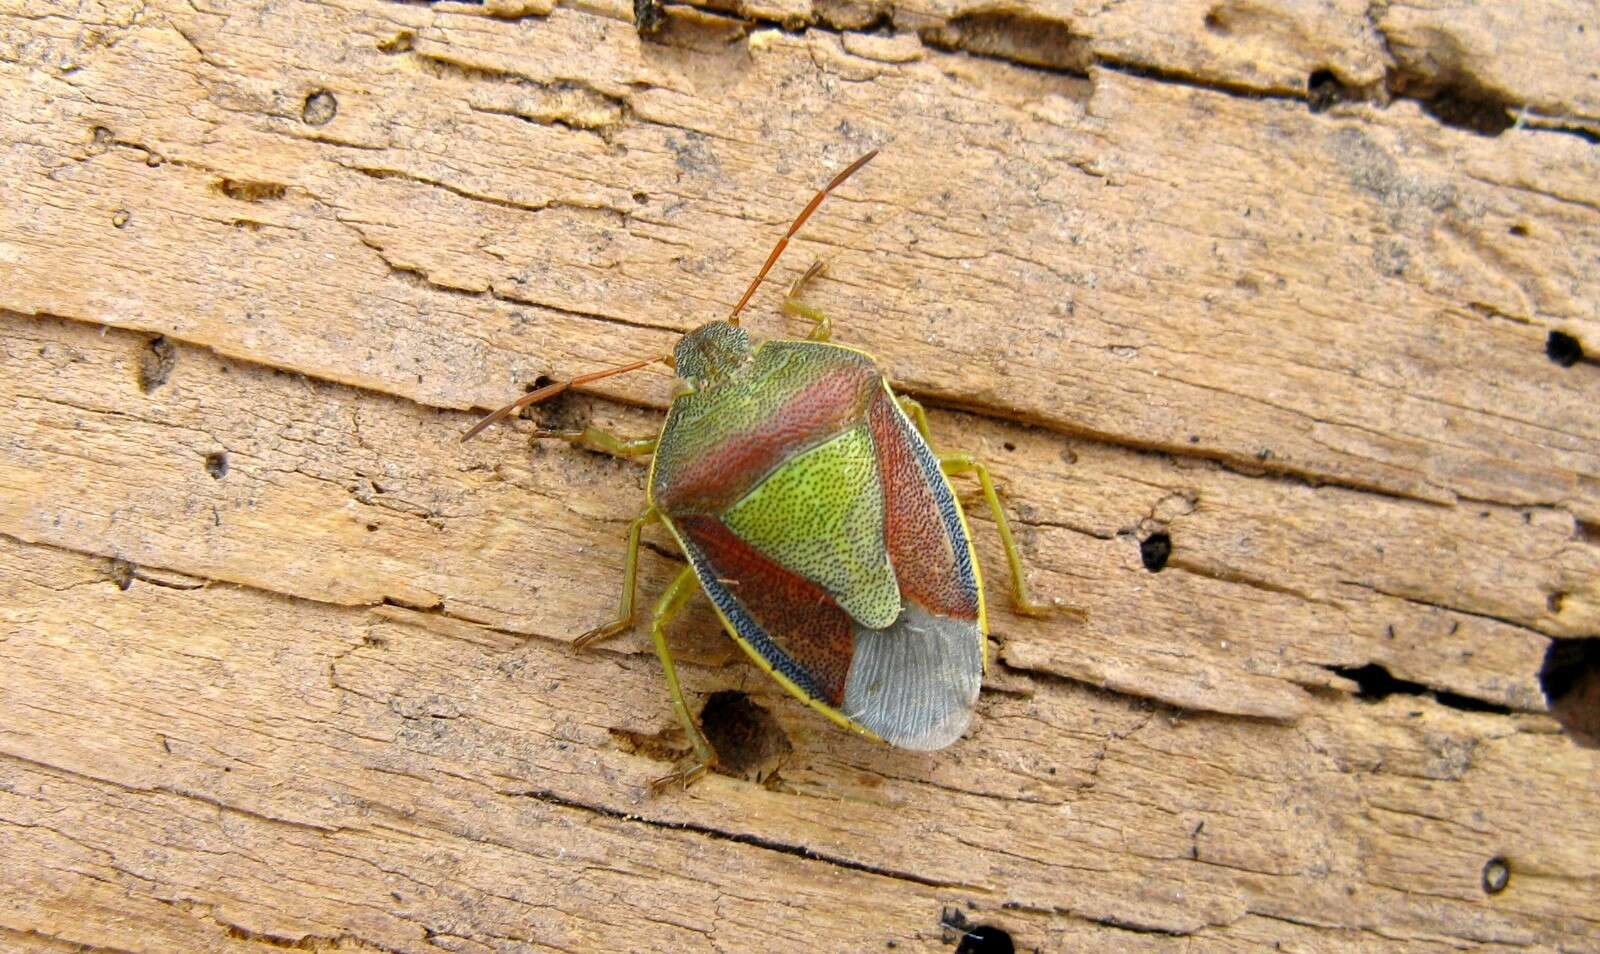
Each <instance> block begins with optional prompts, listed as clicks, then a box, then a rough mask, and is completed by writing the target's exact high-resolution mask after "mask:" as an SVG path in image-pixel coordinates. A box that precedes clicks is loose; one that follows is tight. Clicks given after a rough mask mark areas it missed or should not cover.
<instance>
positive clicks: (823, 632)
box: [674, 516, 855, 708]
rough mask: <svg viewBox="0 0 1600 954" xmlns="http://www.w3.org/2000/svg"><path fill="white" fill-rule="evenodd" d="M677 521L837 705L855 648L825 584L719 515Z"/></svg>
mask: <svg viewBox="0 0 1600 954" xmlns="http://www.w3.org/2000/svg"><path fill="white" fill-rule="evenodd" d="M674 523H675V524H676V525H677V527H678V528H679V530H680V531H681V532H682V533H683V534H684V536H686V537H688V538H689V539H690V541H691V542H693V543H694V545H695V546H696V547H698V548H699V549H700V551H701V553H703V554H704V555H705V558H706V561H707V562H709V563H710V564H711V567H712V570H713V572H714V573H715V574H716V576H717V577H718V578H720V579H725V580H730V581H731V583H730V585H729V586H728V587H727V591H728V592H729V593H731V594H732V595H733V597H734V598H735V599H737V600H738V601H739V603H740V605H742V606H743V607H744V609H745V612H747V613H749V614H750V616H751V617H752V618H753V619H755V621H756V622H757V623H758V624H759V625H760V626H761V628H762V629H763V630H765V631H766V633H767V635H768V636H770V637H771V638H772V641H773V642H774V643H776V644H777V645H778V647H779V648H780V649H782V650H783V651H784V652H785V653H787V654H788V655H789V657H790V658H791V659H793V660H794V662H795V664H796V665H798V666H799V667H800V668H801V669H803V670H805V672H806V674H807V675H808V676H810V677H811V681H812V682H814V683H815V684H816V685H817V687H818V688H820V689H821V690H822V693H823V700H822V701H824V702H826V703H828V704H829V705H831V706H833V707H834V708H838V707H839V706H840V705H841V704H842V703H843V702H844V684H845V677H846V676H847V675H849V673H850V658H851V656H852V654H853V653H854V652H855V637H854V635H853V632H852V630H851V627H850V616H849V614H847V613H846V612H845V611H844V610H842V609H840V608H839V604H838V603H835V602H834V601H833V597H831V596H829V595H828V593H827V592H826V591H825V590H823V589H822V588H821V587H819V586H817V585H816V584H815V583H812V582H811V581H810V580H807V579H805V578H804V577H801V576H797V575H795V574H794V573H791V572H790V571H788V570H786V569H784V568H783V567H781V566H779V565H778V564H776V563H774V562H772V561H771V560H769V559H767V558H766V557H765V556H763V555H762V554H761V553H759V552H757V551H756V550H755V548H753V547H751V546H750V545H749V544H748V543H745V542H744V541H743V540H741V539H740V538H739V537H738V536H736V535H735V534H734V532H733V531H732V530H729V529H728V528H727V526H726V525H724V524H723V523H722V521H720V520H718V519H717V518H715V517H705V516H688V517H683V518H681V519H678V520H675V521H674ZM771 662H773V664H774V668H776V669H778V670H779V671H780V672H781V671H783V667H782V666H780V665H778V664H777V661H776V660H771Z"/></svg>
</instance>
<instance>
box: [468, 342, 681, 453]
mask: <svg viewBox="0 0 1600 954" xmlns="http://www.w3.org/2000/svg"><path fill="white" fill-rule="evenodd" d="M664 360H666V356H665V355H657V356H655V357H654V358H645V359H644V360H642V361H635V362H633V363H632V364H624V365H622V366H620V367H615V368H606V369H605V370H604V371H590V372H589V373H588V374H580V375H578V376H577V377H575V378H573V379H572V380H571V381H557V382H556V383H554V384H547V385H545V386H544V387H542V388H540V389H539V390H537V391H530V392H529V393H527V394H524V395H523V396H522V397H519V398H517V399H516V400H515V401H512V402H511V403H510V404H507V405H506V406H505V407H503V408H501V409H500V410H498V411H495V412H494V413H493V414H490V415H489V416H488V417H485V418H484V419H483V420H481V421H479V422H478V423H476V424H474V425H472V429H471V430H469V431H467V432H466V433H465V434H462V435H461V440H462V441H464V442H465V441H470V440H472V439H473V438H474V437H477V436H478V433H479V432H480V431H482V430H483V429H484V428H486V427H488V426H489V425H490V424H493V423H495V422H496V421H503V420H505V419H506V418H508V417H510V416H511V415H513V414H515V413H517V412H518V411H520V410H522V409H523V408H525V407H527V406H528V405H530V404H538V403H539V402H540V401H543V400H545V399H546V398H553V397H555V396H556V395H557V394H560V393H561V392H562V391H565V390H566V389H567V388H570V387H573V386H575V385H579V384H588V383H589V382H590V381H598V380H600V379H601V378H610V377H615V376H616V375H619V374H627V373H628V372H629V371H637V370H639V369H640V368H643V367H645V366H647V365H652V364H655V363H656V362H657V361H664Z"/></svg>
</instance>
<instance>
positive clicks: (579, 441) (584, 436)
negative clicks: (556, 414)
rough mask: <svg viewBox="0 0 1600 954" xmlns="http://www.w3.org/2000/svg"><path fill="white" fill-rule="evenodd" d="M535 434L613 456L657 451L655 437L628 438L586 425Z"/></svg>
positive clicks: (541, 431)
mask: <svg viewBox="0 0 1600 954" xmlns="http://www.w3.org/2000/svg"><path fill="white" fill-rule="evenodd" d="M533 436H534V439H535V440H537V439H539V438H543V437H554V438H558V439H560V440H564V441H566V442H567V443H568V444H571V445H572V446H573V447H582V448H585V449H587V450H592V451H599V452H600V453H602V454H610V455H611V456H612V457H636V456H638V455H640V454H654V453H655V451H656V439H655V438H654V437H645V438H641V439H639V440H628V439H626V438H622V437H618V436H617V435H615V434H613V433H611V432H610V431H604V430H601V429H600V428H598V427H586V428H584V429H583V430H581V431H577V430H572V431H547V430H544V429H542V428H541V429H540V430H537V431H534V432H533Z"/></svg>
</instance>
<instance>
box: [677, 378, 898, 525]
mask: <svg viewBox="0 0 1600 954" xmlns="http://www.w3.org/2000/svg"><path fill="white" fill-rule="evenodd" d="M878 380H879V379H878V375H877V374H876V372H874V371H872V370H871V368H870V367H862V366H859V365H854V364H851V365H845V366H843V367H839V368H834V369H831V370H829V371H828V372H826V373H825V374H822V375H819V376H818V377H817V378H816V379H815V380H813V381H811V382H810V383H808V384H807V385H806V386H805V387H803V388H800V389H798V390H796V391H795V392H794V393H793V394H791V395H789V397H788V398H787V400H784V401H783V402H782V403H781V404H778V405H777V406H776V407H775V408H774V409H773V411H772V413H770V414H767V415H765V416H764V417H762V418H761V419H759V420H758V421H757V422H756V423H755V424H754V425H752V426H751V427H750V428H748V429H747V430H743V431H740V432H738V433H735V434H733V435H731V436H730V437H729V438H728V439H727V440H725V441H723V442H722V443H721V444H720V445H718V446H716V447H712V448H708V449H706V450H705V451H704V452H703V453H702V454H701V455H700V456H699V457H697V458H696V459H695V460H694V461H692V462H690V463H688V464H687V465H686V466H684V467H683V469H682V470H681V471H680V472H679V473H677V474H674V475H673V476H672V478H671V480H670V481H669V483H668V486H667V487H666V488H665V491H664V492H663V493H661V494H660V495H659V499H660V502H661V504H662V506H663V507H664V508H665V509H666V511H667V512H668V513H678V512H682V511H700V512H712V513H715V512H720V511H722V510H724V509H726V508H727V507H730V506H732V505H733V504H734V502H736V501H737V500H738V499H739V498H741V497H743V496H744V495H745V493H746V492H747V491H748V490H749V489H750V488H751V487H753V486H754V485H755V484H756V483H757V482H758V481H759V480H760V479H761V478H762V477H764V476H766V475H767V473H769V472H770V471H771V470H772V469H773V468H774V467H776V466H778V465H779V464H780V463H782V462H783V461H784V459H785V458H787V457H788V456H789V455H790V454H792V453H794V451H795V450H796V449H797V448H800V447H804V446H806V445H808V444H810V443H812V442H813V441H814V440H815V439H817V438H819V437H823V436H826V435H829V434H832V433H834V432H836V431H838V430H840V429H841V428H843V427H844V426H845V425H846V424H848V423H849V422H850V421H852V420H857V419H859V415H860V414H861V410H862V404H863V398H864V397H865V396H866V395H867V394H870V393H871V389H873V388H876V387H878Z"/></svg>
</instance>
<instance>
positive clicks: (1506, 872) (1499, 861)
mask: <svg viewBox="0 0 1600 954" xmlns="http://www.w3.org/2000/svg"><path fill="white" fill-rule="evenodd" d="M1510 883H1511V863H1510V862H1508V861H1506V860H1505V859H1504V858H1501V857H1499V856H1498V855H1497V856H1495V857H1493V858H1490V859H1489V860H1488V861H1486V862H1484V865H1483V891H1484V893H1485V894H1499V893H1500V892H1502V891H1504V890H1505V889H1506V885H1508V884H1510Z"/></svg>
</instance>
